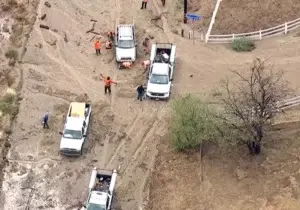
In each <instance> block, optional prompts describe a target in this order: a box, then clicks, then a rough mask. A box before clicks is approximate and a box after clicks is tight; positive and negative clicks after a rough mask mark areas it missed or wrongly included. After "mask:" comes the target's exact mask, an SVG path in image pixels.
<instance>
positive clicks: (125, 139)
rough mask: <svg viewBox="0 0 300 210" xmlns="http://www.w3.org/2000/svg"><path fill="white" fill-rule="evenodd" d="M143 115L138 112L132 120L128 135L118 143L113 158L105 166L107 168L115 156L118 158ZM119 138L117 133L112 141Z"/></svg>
mask: <svg viewBox="0 0 300 210" xmlns="http://www.w3.org/2000/svg"><path fill="white" fill-rule="evenodd" d="M141 116H142V115H141V114H138V115H137V116H136V117H135V119H134V121H133V122H132V124H131V126H129V127H127V130H128V131H127V132H126V137H125V138H123V139H122V140H121V142H120V143H119V144H118V146H117V148H116V149H115V150H114V152H113V154H112V156H111V158H110V159H109V160H108V162H107V163H106V164H105V168H107V167H108V166H109V165H110V164H111V163H112V161H114V160H115V158H116V157H117V155H118V154H119V152H120V150H121V149H122V148H123V147H124V145H125V143H126V141H128V138H129V136H130V135H131V133H132V131H133V130H134V128H135V126H136V124H137V122H138V121H139V119H140V118H141ZM117 138H118V135H117V134H116V136H115V138H114V139H113V140H112V142H115V141H116V140H117Z"/></svg>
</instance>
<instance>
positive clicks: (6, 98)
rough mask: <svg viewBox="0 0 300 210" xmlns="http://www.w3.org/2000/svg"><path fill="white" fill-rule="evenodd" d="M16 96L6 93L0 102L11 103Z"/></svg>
mask: <svg viewBox="0 0 300 210" xmlns="http://www.w3.org/2000/svg"><path fill="white" fill-rule="evenodd" d="M15 98H16V96H15V95H12V94H6V95H5V96H4V97H3V99H2V102H4V103H7V104H13V103H14V101H15Z"/></svg>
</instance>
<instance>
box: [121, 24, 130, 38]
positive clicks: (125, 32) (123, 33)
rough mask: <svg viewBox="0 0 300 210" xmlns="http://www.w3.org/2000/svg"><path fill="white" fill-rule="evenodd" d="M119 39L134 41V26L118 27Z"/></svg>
mask: <svg viewBox="0 0 300 210" xmlns="http://www.w3.org/2000/svg"><path fill="white" fill-rule="evenodd" d="M118 28H119V31H118V33H119V34H118V36H119V37H118V39H119V40H132V39H133V26H132V25H119V26H118Z"/></svg>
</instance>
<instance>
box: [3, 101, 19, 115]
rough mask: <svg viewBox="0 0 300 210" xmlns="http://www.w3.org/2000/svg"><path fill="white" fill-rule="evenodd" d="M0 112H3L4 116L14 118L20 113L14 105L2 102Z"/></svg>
mask: <svg viewBox="0 0 300 210" xmlns="http://www.w3.org/2000/svg"><path fill="white" fill-rule="evenodd" d="M0 111H2V112H3V114H4V115H6V114H8V115H11V116H12V117H14V116H16V114H17V113H18V107H17V106H15V105H14V104H10V103H6V102H4V101H0Z"/></svg>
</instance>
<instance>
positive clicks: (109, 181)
mask: <svg viewBox="0 0 300 210" xmlns="http://www.w3.org/2000/svg"><path fill="white" fill-rule="evenodd" d="M116 180H117V170H115V169H114V170H112V171H109V170H101V169H97V168H94V169H93V171H92V175H91V179H90V184H89V195H88V199H87V202H86V205H85V206H84V208H85V209H86V210H111V208H112V201H113V195H114V188H115V185H116Z"/></svg>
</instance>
